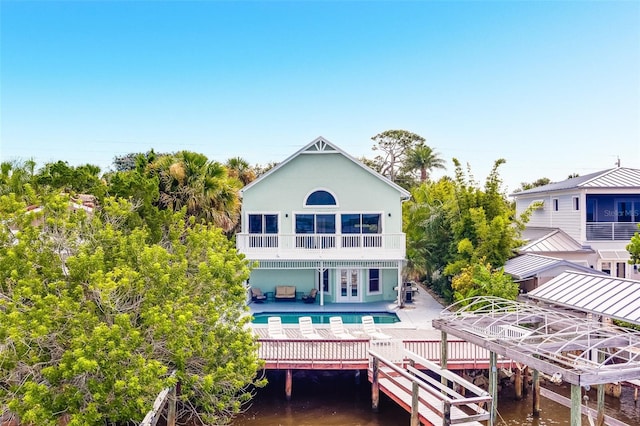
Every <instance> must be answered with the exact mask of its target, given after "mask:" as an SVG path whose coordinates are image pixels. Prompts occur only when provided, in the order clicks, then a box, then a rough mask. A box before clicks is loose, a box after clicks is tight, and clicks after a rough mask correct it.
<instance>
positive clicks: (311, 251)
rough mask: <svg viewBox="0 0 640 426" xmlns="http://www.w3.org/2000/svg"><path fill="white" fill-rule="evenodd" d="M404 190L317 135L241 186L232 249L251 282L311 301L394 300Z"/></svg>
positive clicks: (402, 252)
mask: <svg viewBox="0 0 640 426" xmlns="http://www.w3.org/2000/svg"><path fill="white" fill-rule="evenodd" d="M408 197H409V193H408V192H407V191H406V190H404V189H403V188H401V187H399V186H398V185H396V184H394V183H393V182H391V181H389V180H388V179H386V178H385V177H383V176H381V175H379V174H378V173H376V172H374V171H373V170H371V169H370V168H368V167H366V166H365V165H363V164H362V163H360V162H359V161H358V160H356V159H354V158H353V157H351V156H350V155H348V154H347V153H345V152H344V151H342V150H341V149H340V148H338V147H337V146H335V145H333V144H332V143H331V142H329V141H327V140H326V139H324V138H322V137H320V138H317V139H316V140H314V141H312V142H311V143H309V144H308V145H306V146H305V147H303V148H302V149H300V150H299V151H298V152H296V153H295V154H293V155H292V156H291V157H289V158H288V159H286V160H284V161H283V162H282V163H280V164H278V165H277V166H276V167H274V168H273V169H271V170H270V171H269V172H267V173H266V174H264V175H263V176H261V177H260V178H258V179H257V180H255V181H254V182H252V183H251V184H249V185H247V186H246V187H245V188H243V190H242V219H241V221H242V228H241V232H240V233H239V234H237V236H236V245H237V248H238V250H239V251H240V252H241V253H243V254H244V255H245V256H246V257H247V259H249V260H252V261H253V262H254V265H255V266H254V268H253V270H252V273H251V277H250V280H249V285H250V286H251V287H256V288H259V289H260V290H261V291H262V292H263V293H266V294H267V296H269V297H268V300H272V299H273V298H272V297H271V296H272V295H273V293H274V292H275V291H276V288H277V287H278V286H295V287H296V292H297V293H298V294H297V296H296V299H297V300H300V297H301V296H302V294H306V293H309V292H310V291H311V290H312V289H314V288H315V289H317V290H319V293H318V295H319V296H318V297H317V298H318V302H317V303H321V304H324V303H366V302H373V301H375V302H379V301H387V300H389V301H393V300H399V294H400V293H399V290H398V289H399V288H400V286H399V285H398V284H399V283H401V282H402V276H401V273H402V267H403V265H404V260H405V235H404V234H403V233H402V201H403V200H406V199H408Z"/></svg>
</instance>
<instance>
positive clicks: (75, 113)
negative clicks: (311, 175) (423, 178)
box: [0, 0, 640, 193]
mask: <svg viewBox="0 0 640 426" xmlns="http://www.w3.org/2000/svg"><path fill="white" fill-rule="evenodd" d="M391 129H403V130H408V131H410V132H413V133H417V134H418V135H420V136H422V137H424V138H425V139H426V141H427V142H426V143H427V145H429V146H430V147H432V148H433V149H434V150H435V151H436V152H437V154H438V155H439V156H440V157H441V158H442V159H444V160H445V161H446V165H447V169H446V170H443V171H434V173H433V178H438V177H440V176H443V175H449V176H454V168H453V164H452V162H451V160H452V159H453V158H457V159H458V160H459V161H460V162H461V163H462V164H463V165H465V166H464V167H465V170H466V167H467V166H468V170H470V172H471V176H472V177H473V179H474V181H475V182H477V183H478V185H479V186H482V185H483V184H484V180H485V179H486V176H487V174H488V173H489V171H490V170H491V168H492V167H493V165H494V162H495V161H496V160H498V159H500V158H503V159H505V160H506V163H505V164H503V165H502V166H500V168H499V169H498V170H499V175H500V176H501V178H502V180H503V182H504V185H503V188H504V190H505V192H507V193H509V192H511V191H513V190H515V189H517V188H519V187H520V184H521V183H522V182H533V181H535V180H537V179H539V178H542V177H546V178H549V179H551V180H552V181H561V180H564V179H566V178H567V176H568V175H570V174H574V173H577V174H579V175H585V174H587V173H591V172H596V171H600V170H605V169H608V168H612V167H615V166H616V163H617V162H618V160H619V161H620V164H621V165H622V166H623V167H634V168H640V1H587V0H584V1H581V0H574V1H517V0H514V1H473V0H467V1H337V0H336V1H295V2H294V1H207V0H200V1H145V0H138V1H124V0H118V1H116V0H113V1H90V0H86V1H82V0H76V1H66V2H61V1H30V0H20V1H18V0H0V161H13V160H26V159H34V160H35V161H36V162H37V163H38V164H39V165H42V164H45V163H46V162H53V161H58V160H63V161H67V162H68V163H69V164H70V165H81V164H86V163H90V164H95V165H98V166H100V167H101V169H102V170H103V171H107V170H110V169H112V168H113V166H112V162H113V159H114V157H115V156H119V155H125V154H127V153H132V152H146V151H148V150H150V149H154V150H155V151H156V152H175V151H179V150H190V151H195V152H200V153H202V154H205V155H206V156H207V157H208V158H209V159H210V160H215V161H219V162H225V161H226V160H228V159H229V158H232V157H238V156H239V157H242V158H244V159H245V160H247V161H248V162H249V163H250V164H259V165H266V164H268V163H271V162H280V161H282V160H284V159H286V158H288V157H289V156H290V155H291V154H293V153H294V152H296V151H297V150H299V149H300V148H302V147H303V146H304V145H306V144H308V143H309V142H311V141H312V140H314V139H315V138H316V137H318V136H323V137H324V138H326V139H327V140H329V141H331V142H332V143H334V144H336V145H337V146H339V147H340V148H341V149H343V150H344V151H346V152H347V153H349V154H351V155H352V156H354V157H356V158H361V157H367V158H373V157H374V156H375V152H374V151H372V149H371V148H372V147H373V145H374V144H375V143H374V141H373V140H372V139H371V138H372V137H373V136H375V135H376V134H378V133H381V132H383V131H385V130H391Z"/></svg>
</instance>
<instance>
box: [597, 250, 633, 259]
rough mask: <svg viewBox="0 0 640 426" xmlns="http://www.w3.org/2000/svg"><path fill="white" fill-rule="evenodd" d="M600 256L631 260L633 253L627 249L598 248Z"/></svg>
mask: <svg viewBox="0 0 640 426" xmlns="http://www.w3.org/2000/svg"><path fill="white" fill-rule="evenodd" d="M598 256H600V259H603V260H609V259H615V260H629V259H631V254H630V253H629V252H628V251H627V250H598Z"/></svg>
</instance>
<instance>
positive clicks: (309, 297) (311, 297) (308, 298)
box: [302, 288, 318, 303]
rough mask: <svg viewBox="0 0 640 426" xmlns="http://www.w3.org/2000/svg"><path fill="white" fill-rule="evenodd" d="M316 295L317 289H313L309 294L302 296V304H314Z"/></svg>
mask: <svg viewBox="0 0 640 426" xmlns="http://www.w3.org/2000/svg"><path fill="white" fill-rule="evenodd" d="M317 295H318V289H315V288H314V289H313V290H311V291H310V292H309V294H305V295H304V296H302V301H303V302H304V303H316V296H317Z"/></svg>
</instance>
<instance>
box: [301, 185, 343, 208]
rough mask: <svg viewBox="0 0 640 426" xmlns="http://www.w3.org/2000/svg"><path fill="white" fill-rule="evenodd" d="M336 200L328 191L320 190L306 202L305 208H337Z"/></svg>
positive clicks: (312, 194) (313, 193)
mask: <svg viewBox="0 0 640 426" xmlns="http://www.w3.org/2000/svg"><path fill="white" fill-rule="evenodd" d="M335 205H336V199H335V197H334V196H333V195H331V194H330V193H329V192H328V191H325V190H322V189H320V190H318V191H315V192H312V193H311V194H310V195H309V196H308V197H307V201H306V202H305V206H335Z"/></svg>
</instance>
